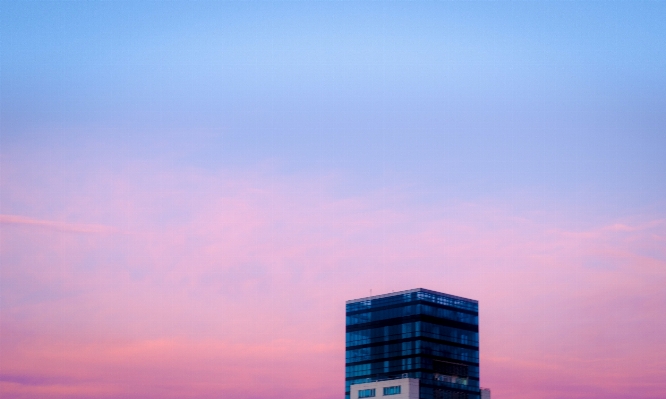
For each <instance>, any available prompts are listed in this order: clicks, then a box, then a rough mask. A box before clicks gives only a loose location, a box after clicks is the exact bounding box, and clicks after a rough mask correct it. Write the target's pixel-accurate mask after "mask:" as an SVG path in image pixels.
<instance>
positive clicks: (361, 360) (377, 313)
mask: <svg viewBox="0 0 666 399" xmlns="http://www.w3.org/2000/svg"><path fill="white" fill-rule="evenodd" d="M346 313H347V327H346V360H345V380H346V381H345V398H346V399H357V398H372V397H383V396H388V397H389V398H390V399H402V398H404V399H417V398H419V399H480V394H481V392H480V388H479V305H478V302H477V301H475V300H471V299H465V298H461V297H457V296H453V295H448V294H443V293H440V292H435V291H430V290H426V289H423V288H417V289H413V290H408V291H401V292H395V293H392V294H386V295H376V296H371V297H368V298H361V299H354V300H351V301H347V310H346ZM394 395H395V396H394Z"/></svg>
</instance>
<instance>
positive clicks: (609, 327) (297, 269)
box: [0, 165, 666, 398]
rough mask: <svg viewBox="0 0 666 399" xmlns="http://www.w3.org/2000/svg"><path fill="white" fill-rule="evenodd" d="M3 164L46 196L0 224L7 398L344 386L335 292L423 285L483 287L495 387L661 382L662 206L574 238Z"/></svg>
mask: <svg viewBox="0 0 666 399" xmlns="http://www.w3.org/2000/svg"><path fill="white" fill-rule="evenodd" d="M65 172H66V171H64V172H63V173H65ZM14 175H15V176H17V178H16V180H12V179H8V178H5V179H4V180H3V187H2V189H3V191H4V192H5V193H6V194H5V195H6V196H9V197H11V193H12V192H13V191H14V192H18V193H21V196H22V197H23V196H26V195H27V194H26V193H28V194H30V193H36V192H38V193H41V194H42V195H41V196H34V195H28V196H29V197H31V198H33V199H34V201H33V202H32V203H31V204H30V205H29V206H27V207H26V206H23V208H22V209H23V210H22V212H23V213H19V212H16V211H15V210H14V209H13V208H12V207H9V208H8V207H6V206H5V207H4V209H3V210H4V212H6V213H8V214H7V215H3V216H2V218H1V219H0V221H1V222H2V223H0V228H1V229H2V231H1V233H2V234H0V238H1V240H2V241H1V245H2V253H1V257H2V258H1V259H0V260H1V261H2V265H3V267H2V282H1V284H2V292H1V293H0V298H1V299H2V316H3V317H2V319H1V320H0V329H1V330H0V332H1V334H0V351H1V352H2V357H3V362H2V364H0V374H1V376H2V378H0V380H1V381H2V382H0V389H1V391H0V392H2V394H3V397H5V396H6V397H54V398H57V397H81V398H85V397H118V396H122V397H142V398H146V397H201V398H206V397H220V396H223V397H238V398H277V397H284V396H291V397H308V398H334V397H340V395H342V388H343V380H344V370H343V366H344V354H343V351H344V301H345V300H346V299H350V298H356V297H362V296H366V295H367V294H368V293H369V290H370V289H372V290H373V293H383V292H390V291H392V290H395V291H397V290H401V289H409V288H413V287H419V286H422V287H426V288H431V289H435V290H441V291H444V292H449V293H452V294H455V295H460V296H466V297H472V298H475V299H479V301H480V306H481V356H482V384H483V385H484V386H489V387H491V388H492V389H493V390H494V392H495V394H499V396H507V397H508V396H509V395H510V396H511V397H515V398H527V397H535V396H538V397H561V396H571V397H581V398H583V397H585V398H594V397H602V396H603V397H605V398H608V397H611V398H612V397H622V396H623V395H625V396H626V394H627V392H638V391H640V395H641V396H636V397H641V398H652V397H658V396H660V395H661V396H663V393H664V392H666V386H665V385H664V383H663V382H661V381H666V378H664V377H666V375H665V374H664V371H663V370H664V367H663V365H664V364H663V361H661V360H660V359H659V357H658V356H657V355H656V354H658V353H663V351H664V350H666V347H664V343H663V342H662V341H663V339H662V337H663V336H664V334H666V326H665V325H664V322H663V321H661V319H662V318H661V317H660V316H659V315H661V314H663V312H664V311H665V310H666V295H665V294H664V293H663V287H664V286H666V253H665V250H664V248H665V246H664V245H663V244H664V238H665V237H666V226H665V225H664V223H663V218H659V217H658V215H656V216H655V217H653V218H642V219H639V218H633V219H632V218H623V219H622V220H619V219H618V220H613V221H610V222H609V223H606V224H603V225H598V226H595V227H593V228H588V229H581V230H572V229H565V228H562V227H561V225H557V224H553V223H552V222H548V221H545V220H551V219H552V218H551V219H547V218H542V219H539V218H537V217H534V216H533V215H529V214H526V213H521V212H520V210H518V211H516V210H515V209H519V208H517V207H515V206H514V205H515V204H506V203H492V202H485V203H463V202H450V203H446V204H434V205H424V204H419V203H417V202H416V201H412V200H410V198H409V197H408V196H404V195H395V194H391V193H389V192H387V191H380V192H366V193H363V194H360V195H356V196H350V195H347V196H344V195H339V194H335V181H334V180H333V179H331V178H321V177H316V176H315V177H312V176H310V177H306V176H300V177H299V176H291V177H289V176H283V175H278V174H276V173H271V172H266V171H256V170H254V171H233V172H232V171H222V172H216V173H212V172H204V171H200V170H194V169H193V170H182V169H179V170H173V169H170V168H168V167H164V166H163V165H152V166H151V165H140V166H136V165H135V166H133V167H128V169H126V170H122V171H120V172H113V173H111V172H108V171H99V170H96V171H91V173H90V175H89V176H88V175H85V174H84V175H81V176H80V177H81V179H79V180H77V182H76V184H71V185H69V186H68V185H66V184H65V185H63V183H62V181H61V180H60V179H54V181H55V182H57V184H53V185H51V186H50V185H49V183H44V182H41V183H39V184H40V185H39V187H31V186H30V184H31V183H30V180H26V179H19V178H18V177H20V173H18V172H15V173H14ZM7 193H9V194H7ZM50 194H53V195H57V196H59V198H60V202H59V204H60V205H58V206H53V205H52V204H51V206H47V205H46V204H41V203H40V201H43V202H47V201H48V200H47V198H50V197H52V196H53V195H50ZM40 198H41V200H40ZM6 203H8V204H15V203H18V201H11V198H10V201H7V202H6ZM16 207H17V209H18V205H17V206H16ZM31 209H33V212H34V213H31ZM35 214H39V215H40V217H35V216H34V215H35ZM557 217H566V214H565V215H558V216H557ZM64 221H67V222H64ZM80 233H87V234H80ZM637 334H638V335H639V337H637ZM639 364H648V365H650V367H652V368H651V370H652V371H650V372H645V371H644V368H642V367H639V366H638V365H639ZM600 365H602V366H600ZM659 370H661V371H659ZM609 381H613V383H612V384H609ZM609 386H611V387H613V389H612V390H610V389H609V388H608V387H609ZM639 386H640V387H643V388H641V389H639V390H638V391H636V389H638V387H639ZM646 387H648V388H646ZM613 395H615V396H613Z"/></svg>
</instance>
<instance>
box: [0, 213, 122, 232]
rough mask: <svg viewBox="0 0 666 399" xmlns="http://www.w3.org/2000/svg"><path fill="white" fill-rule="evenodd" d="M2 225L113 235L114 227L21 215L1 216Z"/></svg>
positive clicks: (0, 222)
mask: <svg viewBox="0 0 666 399" xmlns="http://www.w3.org/2000/svg"><path fill="white" fill-rule="evenodd" d="M0 224H9V225H12V224H13V225H22V226H34V227H42V228H47V229H54V230H59V231H65V232H74V233H100V234H104V233H113V232H115V231H116V229H114V228H113V227H109V226H104V225H100V224H82V223H65V222H60V221H53V220H40V219H33V218H29V217H24V216H19V215H0Z"/></svg>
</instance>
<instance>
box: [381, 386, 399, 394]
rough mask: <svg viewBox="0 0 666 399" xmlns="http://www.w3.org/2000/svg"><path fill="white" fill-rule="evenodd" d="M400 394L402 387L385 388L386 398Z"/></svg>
mask: <svg viewBox="0 0 666 399" xmlns="http://www.w3.org/2000/svg"><path fill="white" fill-rule="evenodd" d="M399 394H400V385H397V386H394V387H386V388H384V396H386V395H399Z"/></svg>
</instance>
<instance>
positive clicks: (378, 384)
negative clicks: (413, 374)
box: [349, 378, 419, 399]
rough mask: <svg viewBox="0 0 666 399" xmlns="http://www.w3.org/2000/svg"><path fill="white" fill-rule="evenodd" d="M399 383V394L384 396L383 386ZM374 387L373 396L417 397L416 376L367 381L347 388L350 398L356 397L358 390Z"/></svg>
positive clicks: (403, 398)
mask: <svg viewBox="0 0 666 399" xmlns="http://www.w3.org/2000/svg"><path fill="white" fill-rule="evenodd" d="M396 385H400V387H401V388H400V394H398V395H388V396H384V387H394V386H396ZM373 388H374V389H375V398H381V399H418V398H419V380H418V378H399V379H395V380H385V381H375V382H367V383H364V384H353V385H352V386H351V387H350V389H349V395H350V396H349V397H350V399H358V391H360V390H363V389H373Z"/></svg>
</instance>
